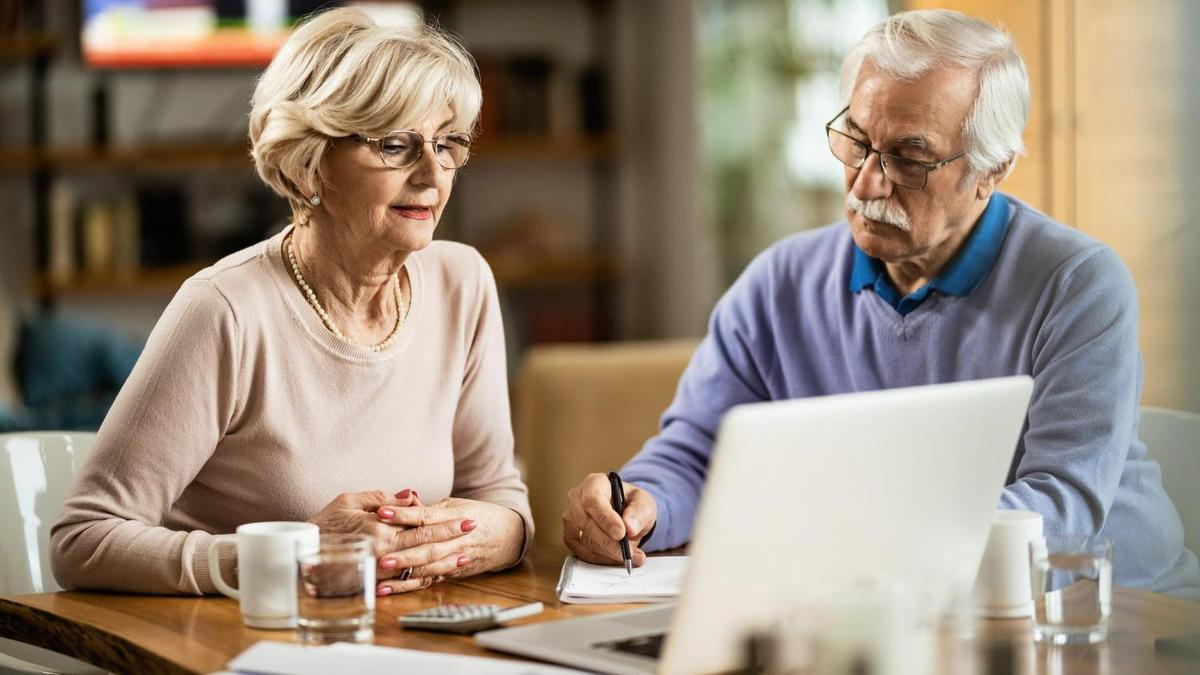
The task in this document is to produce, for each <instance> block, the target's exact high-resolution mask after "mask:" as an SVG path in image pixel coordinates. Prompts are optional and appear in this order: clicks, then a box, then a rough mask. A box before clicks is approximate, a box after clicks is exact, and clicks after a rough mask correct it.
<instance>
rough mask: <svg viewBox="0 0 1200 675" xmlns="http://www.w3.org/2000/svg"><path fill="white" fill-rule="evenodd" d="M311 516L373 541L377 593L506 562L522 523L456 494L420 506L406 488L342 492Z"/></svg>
mask: <svg viewBox="0 0 1200 675" xmlns="http://www.w3.org/2000/svg"><path fill="white" fill-rule="evenodd" d="M311 522H313V523H316V524H317V525H318V526H319V527H320V528H321V532H323V533H338V534H365V535H367V536H369V537H371V538H372V539H373V540H374V542H375V557H376V561H377V562H376V578H377V579H378V584H377V586H376V589H375V592H376V595H380V596H385V595H391V594H393V593H405V592H408V591H414V590H418V589H421V588H427V587H429V586H431V585H433V584H435V583H439V582H441V581H443V580H445V579H446V578H448V577H455V576H465V575H469V574H476V573H478V572H487V571H491V570H497V569H503V568H506V567H509V566H511V565H512V564H514V563H515V562H516V561H517V559H518V557H519V556H520V554H521V548H522V546H523V545H524V541H525V536H524V529H525V524H524V522H523V521H522V519H521V516H520V515H518V514H517V513H516V512H515V511H513V510H512V509H510V508H508V507H505V506H500V505H497V504H490V503H487V502H481V501H476V500H473V499H460V498H455V497H451V498H448V499H443V500H442V501H439V502H437V503H435V504H428V505H427V504H424V503H422V502H421V498H420V495H418V494H417V492H416V491H415V490H411V489H405V490H401V491H400V492H397V493H396V494H395V495H388V494H387V493H384V492H380V491H371V492H353V493H345V494H342V495H339V496H338V497H337V498H336V499H334V500H333V501H332V502H330V503H329V504H328V505H327V506H326V507H325V508H324V509H322V510H321V512H320V513H318V514H317V515H316V516H315V517H314V518H313V519H312V521H311Z"/></svg>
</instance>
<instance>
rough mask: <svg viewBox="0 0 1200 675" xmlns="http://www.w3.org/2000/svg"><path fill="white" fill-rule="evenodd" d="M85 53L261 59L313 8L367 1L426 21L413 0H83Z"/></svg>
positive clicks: (100, 61) (171, 59) (108, 64)
mask: <svg viewBox="0 0 1200 675" xmlns="http://www.w3.org/2000/svg"><path fill="white" fill-rule="evenodd" d="M82 2H83V7H82V14H83V36H82V43H83V45H82V46H83V48H82V51H83V59H84V62H85V63H87V64H88V65H89V66H92V67H95V68H222V67H262V66H265V65H267V63H269V62H270V61H271V57H272V56H274V55H275V51H276V50H277V49H279V46H280V45H282V44H283V41H284V40H286V39H287V36H288V33H289V32H290V31H291V28H292V26H293V25H295V23H296V22H297V21H298V20H299V19H300V18H301V17H303V16H305V15H306V14H309V13H311V12H314V11H317V10H319V9H322V8H326V7H332V6H336V5H344V4H354V5H360V6H362V7H363V8H364V9H366V10H367V11H370V12H372V13H375V14H378V15H380V16H382V17H383V18H386V19H387V20H389V21H414V20H415V21H420V20H421V18H420V17H421V14H420V9H419V8H418V7H417V6H416V5H415V4H414V3H412V2H346V1H345V0H343V1H341V2H338V1H332V2H331V1H329V0H82Z"/></svg>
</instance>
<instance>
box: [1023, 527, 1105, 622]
mask: <svg viewBox="0 0 1200 675" xmlns="http://www.w3.org/2000/svg"><path fill="white" fill-rule="evenodd" d="M1112 559H1113V552H1112V542H1110V541H1109V540H1108V539H1105V538H1103V537H1091V536H1087V535H1062V536H1054V537H1045V538H1039V539H1034V540H1033V541H1031V542H1029V570H1030V581H1031V584H1032V591H1033V637H1034V639H1036V640H1038V641H1044V642H1049V643H1051V644H1056V645H1065V644H1095V643H1097V642H1102V641H1104V640H1105V639H1107V638H1108V628H1109V617H1110V614H1111V611H1112Z"/></svg>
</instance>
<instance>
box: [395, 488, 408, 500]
mask: <svg viewBox="0 0 1200 675" xmlns="http://www.w3.org/2000/svg"><path fill="white" fill-rule="evenodd" d="M410 492H412V490H410V489H408V488H404V489H403V490H401V491H399V492H397V493H396V499H408V493H410Z"/></svg>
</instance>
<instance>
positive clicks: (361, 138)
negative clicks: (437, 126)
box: [350, 129, 475, 171]
mask: <svg viewBox="0 0 1200 675" xmlns="http://www.w3.org/2000/svg"><path fill="white" fill-rule="evenodd" d="M396 134H413V135H414V136H416V137H417V138H419V139H421V144H420V148H421V150H420V152H418V153H417V156H416V157H413V160H412V161H411V162H409V163H408V164H405V165H404V166H392V165H391V164H388V161H387V159H385V158H384V156H383V139H385V138H387V137H389V136H395V135H396ZM447 136H460V137H462V138H465V139H466V140H467V143H466V147H467V158H466V159H464V160H463V163H462V164H459V165H458V166H446V165H445V164H442V160H441V159H439V158H438V155H437V152H434V153H433V158H434V160H436V161H437V164H438V166H440V167H442V168H443V169H449V170H450V171H457V170H458V169H461V168H463V167H464V166H466V165H467V162H469V161H471V142H472V141H474V140H475V139H473V138H472V137H471V135H470V134H468V133H464V132H461V131H449V132H446V133H444V134H440V135H437V136H434V137H433V138H429V139H426V138H425V135H424V134H422V133H421V132H419V131H413V130H412V129H395V130H393V131H389V132H387V133H386V134H384V135H382V136H380V137H378V138H371V137H370V136H366V135H364V134H354V135H352V136H350V138H351V140H353V141H354V142H355V143H364V144H370V145H374V146H375V152H377V153H378V154H379V161H381V162H383V163H384V165H385V166H387V167H388V168H389V169H407V168H409V167H410V166H412V165H414V164H416V163H417V162H419V161H421V158H422V157H424V156H425V146H426V145H429V144H430V143H434V144H436V143H437V142H438V141H439V140H440V139H443V138H446V137H447Z"/></svg>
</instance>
